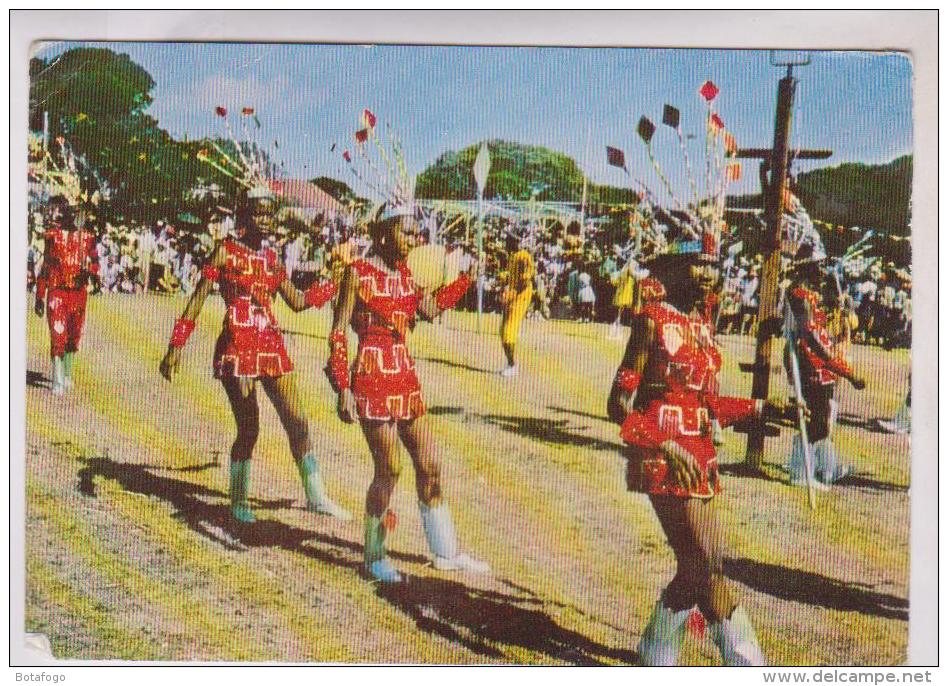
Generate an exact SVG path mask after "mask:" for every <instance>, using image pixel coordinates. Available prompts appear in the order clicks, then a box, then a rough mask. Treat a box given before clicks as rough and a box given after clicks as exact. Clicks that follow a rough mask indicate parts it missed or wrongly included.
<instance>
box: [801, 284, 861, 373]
mask: <svg viewBox="0 0 948 686" xmlns="http://www.w3.org/2000/svg"><path fill="white" fill-rule="evenodd" d="M804 303H805V304H806V305H808V306H809V308H808V309H809V316H807V307H805V306H804ZM790 308H791V310H792V311H793V316H794V318H795V319H796V322H797V327H796V328H797V330H796V336H795V341H796V348H797V357H798V360H799V363H800V376H801V379H802V380H803V381H804V382H809V383H816V384H821V385H828V384H833V383H836V381H837V379H838V378H839V377H840V376H850V375H851V374H852V369H851V368H850V366H849V364H848V363H847V362H846V360H844V359H842V358H839V357H836V356H835V354H834V353H833V338H832V337H831V336H830V335H829V330H828V329H827V317H826V311H825V310H824V309H823V298H822V297H821V296H820V294H819V293H817V292H816V291H812V290H810V289H809V288H806V287H805V286H797V287H796V288H794V289H793V290H792V291H791V292H790ZM820 349H821V350H820ZM820 352H822V354H820Z"/></svg>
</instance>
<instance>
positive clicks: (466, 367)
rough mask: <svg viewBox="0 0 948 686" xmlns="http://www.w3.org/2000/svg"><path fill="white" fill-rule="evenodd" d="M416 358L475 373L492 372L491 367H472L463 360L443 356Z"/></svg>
mask: <svg viewBox="0 0 948 686" xmlns="http://www.w3.org/2000/svg"><path fill="white" fill-rule="evenodd" d="M415 359H416V360H424V361H425V362H433V363H434V364H441V365H444V366H446V367H453V368H455V369H464V370H466V371H469V372H475V373H477V374H493V373H494V370H492V369H482V368H480V367H472V366H471V365H469V364H464V363H463V362H455V361H454V360H446V359H444V358H443V357H416V358H415Z"/></svg>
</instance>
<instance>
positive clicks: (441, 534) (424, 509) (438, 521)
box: [418, 500, 490, 574]
mask: <svg viewBox="0 0 948 686" xmlns="http://www.w3.org/2000/svg"><path fill="white" fill-rule="evenodd" d="M418 510H419V511H420V512H421V525H422V527H423V528H424V530H425V538H426V539H427V540H428V548H430V549H431V552H432V554H433V555H434V560H433V563H434V567H435V569H442V570H461V571H466V572H475V573H477V574H490V565H489V564H487V563H486V562H482V561H481V560H475V559H474V558H472V557H470V556H469V555H466V554H464V553H462V552H460V550H459V548H458V537H457V533H456V532H455V531H454V521H453V520H452V519H451V510H450V509H449V508H448V506H447V503H444V502H442V503H440V504H439V505H437V506H436V507H429V506H428V505H425V504H424V503H423V502H421V501H420V500H419V501H418Z"/></svg>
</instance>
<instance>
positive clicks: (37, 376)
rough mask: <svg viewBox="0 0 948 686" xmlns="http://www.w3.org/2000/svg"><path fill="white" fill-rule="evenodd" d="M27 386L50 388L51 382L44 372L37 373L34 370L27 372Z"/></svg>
mask: <svg viewBox="0 0 948 686" xmlns="http://www.w3.org/2000/svg"><path fill="white" fill-rule="evenodd" d="M26 385H27V386H31V387H32V388H49V387H50V380H49V377H47V376H46V375H45V374H43V373H42V372H35V371H33V370H32V369H27V370H26Z"/></svg>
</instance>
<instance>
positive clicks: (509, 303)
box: [500, 235, 536, 378]
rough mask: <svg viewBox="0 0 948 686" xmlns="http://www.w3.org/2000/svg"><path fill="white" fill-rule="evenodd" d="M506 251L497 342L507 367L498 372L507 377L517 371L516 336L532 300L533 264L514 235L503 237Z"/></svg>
mask: <svg viewBox="0 0 948 686" xmlns="http://www.w3.org/2000/svg"><path fill="white" fill-rule="evenodd" d="M507 254H508V256H509V257H508V261H507V284H506V288H505V289H504V293H503V296H502V302H503V306H504V314H503V318H502V319H501V322H500V343H501V346H502V347H503V349H504V355H505V356H506V358H507V366H506V367H504V369H503V370H501V372H500V375H501V376H504V377H508V378H509V377H512V376H517V374H518V372H519V370H518V368H517V361H516V358H515V357H514V352H515V350H516V346H517V341H518V340H519V338H520V327H521V326H522V325H523V319H524V317H525V316H526V314H527V310H528V309H529V307H530V303H531V302H532V301H533V278H534V276H535V275H536V267H535V266H534V264H533V257H532V256H531V255H530V253H529V252H527V251H526V250H525V249H523V248H522V247H521V246H520V241H519V240H518V239H517V237H516V236H513V235H510V236H508V237H507Z"/></svg>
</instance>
